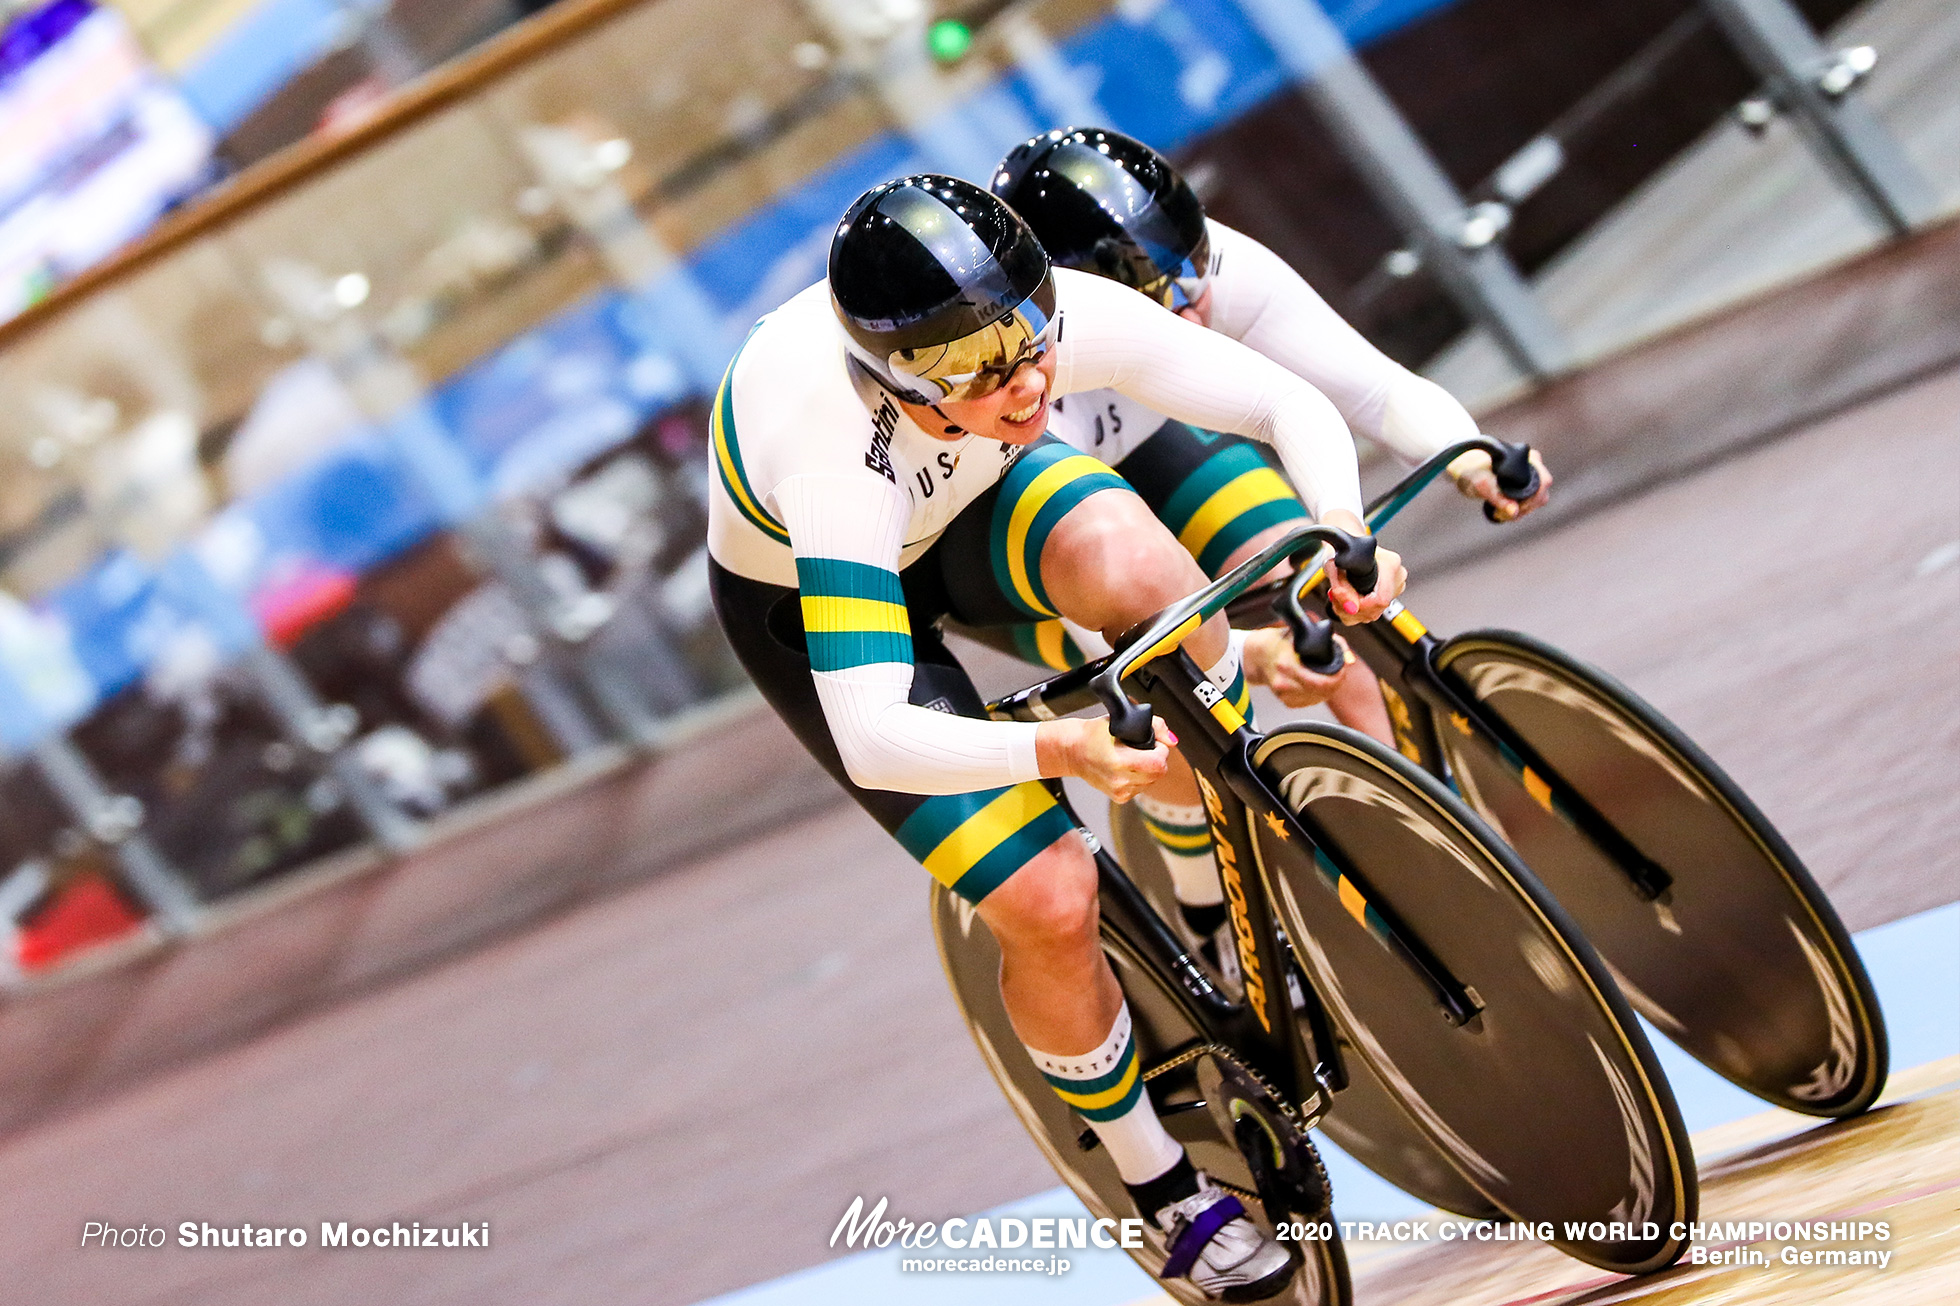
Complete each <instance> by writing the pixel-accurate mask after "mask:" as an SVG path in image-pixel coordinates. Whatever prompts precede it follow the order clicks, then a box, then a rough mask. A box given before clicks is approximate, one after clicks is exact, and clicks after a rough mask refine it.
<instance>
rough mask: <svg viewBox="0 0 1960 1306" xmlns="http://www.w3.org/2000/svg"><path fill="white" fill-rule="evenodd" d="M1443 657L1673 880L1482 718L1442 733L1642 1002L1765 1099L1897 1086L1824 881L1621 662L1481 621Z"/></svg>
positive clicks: (1867, 986) (1867, 1099)
mask: <svg viewBox="0 0 1960 1306" xmlns="http://www.w3.org/2000/svg"><path fill="white" fill-rule="evenodd" d="M1436 666H1437V669H1438V671H1439V672H1440V673H1442V674H1443V675H1444V676H1445V677H1446V678H1447V679H1448V680H1449V681H1450V682H1451V683H1452V685H1453V686H1454V687H1456V688H1457V689H1458V690H1459V692H1462V693H1464V694H1465V695H1466V696H1469V697H1472V698H1474V699H1476V700H1477V701H1478V703H1479V705H1480V706H1481V707H1482V708H1483V709H1484V710H1485V711H1488V712H1490V713H1491V714H1492V715H1494V716H1495V717H1497V718H1498V719H1499V720H1501V721H1502V722H1503V723H1504V725H1505V726H1506V727H1507V728H1508V729H1509V730H1511V731H1512V732H1513V733H1514V734H1515V735H1516V736H1517V737H1519V738H1520V739H1521V740H1522V741H1523V742H1524V743H1525V744H1526V745H1528V746H1529V748H1530V750H1531V751H1532V752H1534V753H1536V754H1537V755H1538V757H1540V758H1541V759H1543V761H1544V762H1545V763H1546V765H1547V766H1548V767H1549V768H1550V769H1551V770H1552V771H1553V772H1555V773H1556V775H1557V776H1558V778H1559V779H1560V780H1561V781H1563V782H1564V783H1566V784H1568V785H1571V786H1572V787H1573V789H1574V790H1576V791H1577V793H1578V794H1579V795H1580V796H1581V797H1582V798H1584V799H1585V801H1586V802H1587V803H1588V804H1590V805H1591V806H1592V807H1593V808H1594V809H1595V810H1596V811H1597V812H1599V813H1600V815H1602V816H1604V817H1605V818H1606V819H1607V820H1608V821H1609V822H1610V823H1611V824H1612V825H1613V827H1614V828H1615V829H1617V830H1618V831H1619V832H1620V833H1621V834H1622V835H1623V836H1625V837H1626V839H1627V840H1628V841H1629V842H1630V843H1631V844H1632V845H1633V846H1634V847H1635V848H1636V849H1638V850H1639V852H1640V854H1641V855H1643V856H1645V857H1646V858H1647V859H1648V860H1650V861H1651V862H1653V863H1655V864H1657V865H1658V866H1660V867H1661V868H1662V869H1663V870H1664V871H1666V872H1667V874H1668V875H1669V876H1670V877H1671V878H1672V880H1673V884H1672V885H1671V887H1670V888H1669V889H1668V890H1667V892H1666V893H1664V894H1663V895H1662V896H1661V898H1660V899H1659V900H1658V901H1651V900H1648V899H1646V898H1643V897H1642V896H1641V895H1640V894H1638V893H1637V892H1636V891H1635V890H1634V888H1633V885H1632V882H1631V880H1630V879H1629V877H1628V875H1627V874H1626V873H1625V872H1624V871H1622V870H1621V869H1620V867H1619V866H1618V865H1617V864H1616V863H1615V862H1614V860H1613V859H1612V858H1611V857H1610V856H1609V855H1608V853H1607V852H1606V851H1605V850H1604V849H1602V848H1601V847H1600V845H1599V844H1597V843H1595V842H1594V841H1593V840H1592V839H1590V838H1589V837H1587V836H1586V835H1585V834H1583V833H1582V832H1581V831H1580V830H1579V829H1578V828H1577V827H1576V826H1575V825H1574V823H1573V822H1572V821H1570V820H1569V819H1567V818H1566V817H1565V816H1563V815H1561V814H1559V813H1558V812H1557V811H1556V810H1555V804H1553V803H1552V802H1551V801H1550V800H1549V799H1548V798H1547V796H1546V791H1545V789H1544V787H1543V786H1542V785H1540V786H1538V787H1537V788H1538V792H1537V793H1536V794H1534V793H1533V792H1532V788H1533V786H1531V785H1530V783H1529V782H1528V781H1526V780H1525V779H1524V778H1523V777H1522V776H1521V774H1520V771H1519V769H1518V768H1519V765H1520V764H1519V763H1518V761H1517V759H1516V757H1515V755H1513V756H1512V757H1509V758H1507V757H1506V756H1505V755H1504V754H1503V753H1501V752H1500V751H1499V749H1498V747H1497V746H1496V745H1495V744H1494V743H1493V742H1491V741H1490V740H1488V739H1487V738H1486V737H1485V736H1484V735H1483V734H1481V733H1465V732H1464V731H1463V730H1461V729H1454V730H1453V729H1451V728H1450V727H1449V725H1448V724H1447V723H1443V724H1442V727H1441V729H1439V731H1438V734H1439V736H1440V737H1441V739H1442V741H1443V749H1444V755H1445V757H1446V758H1447V759H1448V762H1449V765H1450V770H1451V773H1452V775H1453V776H1454V777H1455V780H1456V784H1457V787H1458V789H1459V791H1460V792H1461V793H1462V794H1463V797H1464V799H1465V801H1466V802H1468V803H1469V805H1470V806H1471V807H1472V808H1474V809H1475V810H1476V811H1477V812H1478V814H1479V815H1481V816H1482V817H1483V818H1484V819H1485V820H1486V821H1488V822H1489V823H1490V824H1491V826H1492V827H1493V828H1495V829H1496V830H1497V831H1498V833H1499V834H1500V835H1502V836H1503V837H1504V838H1505V839H1506V840H1507V841H1508V842H1509V843H1510V844H1511V846H1512V847H1513V848H1515V849H1517V851H1518V853H1519V855H1520V856H1522V857H1523V858H1524V860H1525V862H1526V863H1527V864H1528V865H1530V867H1531V868H1532V870H1533V871H1534V872H1535V873H1536V874H1537V875H1538V877H1539V879H1540V880H1542V881H1543V882H1544V885H1545V887H1546V888H1548V889H1550V890H1551V891H1552V893H1553V894H1554V895H1555V896H1556V897H1557V898H1558V900H1559V903H1560V905H1561V906H1563V907H1564V908H1565V909H1566V911H1568V912H1570V913H1571V915H1572V916H1573V918H1574V919H1576V920H1577V921H1578V922H1579V925H1580V927H1581V928H1582V929H1584V931H1585V933H1586V937H1587V938H1588V939H1590V940H1591V941H1592V943H1593V945H1594V946H1595V947H1596V948H1598V949H1599V952H1600V955H1602V956H1603V957H1605V958H1606V960H1607V961H1608V962H1609V963H1610V964H1611V965H1612V967H1613V969H1614V972H1615V974H1616V975H1617V976H1618V977H1619V979H1620V981H1621V983H1622V985H1623V987H1624V988H1625V990H1626V993H1627V997H1628V998H1629V999H1630V1000H1631V1001H1632V1003H1633V1005H1634V1007H1635V1008H1636V1009H1637V1010H1638V1011H1639V1012H1640V1013H1641V1014H1642V1015H1644V1016H1646V1017H1647V1018H1648V1019H1649V1020H1651V1021H1652V1022H1653V1023H1654V1024H1655V1026H1656V1027H1658V1028H1659V1029H1661V1030H1662V1031H1663V1032H1664V1033H1666V1034H1667V1035H1668V1037H1669V1038H1671V1039H1673V1040H1674V1041H1675V1042H1676V1043H1678V1044H1680V1046H1681V1047H1682V1048H1683V1049H1684V1050H1685V1051H1687V1052H1688V1053H1689V1054H1690V1055H1691V1056H1693V1057H1695V1058H1696V1059H1697V1060H1699V1061H1701V1062H1702V1063H1703V1064H1704V1065H1706V1066H1708V1067H1709V1068H1710V1069H1711V1070H1713V1071H1715V1072H1716V1073H1717V1074H1719V1075H1722V1076H1723V1077H1724V1078H1726V1079H1728V1080H1729V1081H1730V1082H1731V1083H1734V1084H1736V1085H1737V1086H1739V1087H1741V1088H1744V1089H1747V1090H1748V1091H1749V1092H1751V1093H1754V1094H1756V1095H1757V1096H1758V1097H1761V1098H1763V1099H1764V1100H1765V1101H1768V1102H1772V1103H1774V1104H1775V1105H1777V1106H1780V1107H1783V1108H1785V1109H1786V1110H1790V1111H1800V1112H1803V1113H1805V1114H1808V1115H1816V1116H1834V1117H1842V1116H1848V1115H1853V1114H1856V1113H1857V1112H1860V1111H1863V1110H1864V1109H1866V1108H1867V1107H1869V1106H1870V1105H1871V1104H1872V1102H1873V1101H1874V1100H1875V1099H1876V1098H1877V1096H1878V1094H1879V1092H1880V1091H1881V1090H1882V1089H1883V1088H1884V1086H1885V1074H1886V1061H1887V1054H1886V1045H1885V1026H1884V1020H1883V1017H1882V1016H1881V1014H1880V1012H1879V1007H1878V1001H1877V998H1876V996H1875V995H1874V993H1873V991H1872V987H1871V980H1870V979H1869V977H1867V975H1866V974H1865V969H1864V966H1863V964H1862V963H1861V962H1860V961H1859V960H1858V954H1857V952H1856V950H1855V949H1854V948H1853V946H1852V944H1851V940H1850V937H1849V935H1848V934H1847V933H1846V932H1845V929H1844V926H1843V923H1842V922H1841V921H1839V919H1838V916H1837V913H1836V911H1835V910H1834V909H1833V908H1832V907H1831V904H1830V902H1829V900H1828V899H1827V898H1825V896H1824V893H1823V891H1822V890H1821V889H1820V888H1818V886H1817V882H1816V881H1815V880H1814V879H1812V878H1811V876H1810V873H1809V872H1808V871H1807V870H1805V869H1804V866H1803V863H1802V862H1801V861H1799V860H1798V858H1797V856H1796V854H1795V853H1794V852H1793V851H1792V850H1791V849H1790V847H1789V845H1788V844H1787V843H1785V842H1784V840H1783V838H1782V836H1781V835H1779V834H1778V833H1777V831H1776V829H1775V827H1773V826H1772V825H1771V824H1770V823H1769V821H1768V820H1767V819H1766V818H1765V817H1764V816H1763V814H1762V813H1761V812H1760V811H1758V810H1757V809H1756V807H1755V805H1754V804H1753V803H1751V802H1750V801H1749V799H1748V798H1747V797H1746V796H1745V795H1744V794H1743V793H1742V791H1741V790H1740V789H1739V788H1737V787H1736V785H1735V783H1734V781H1732V780H1730V779H1729V777H1728V776H1727V775H1725V774H1723V772H1722V771H1721V769H1720V768H1719V767H1717V766H1716V765H1715V763H1714V762H1713V761H1711V760H1710V759H1709V758H1708V757H1707V756H1706V755H1705V754H1704V753H1702V751H1701V750H1700V749H1699V748H1697V747H1696V746H1695V745H1694V744H1693V743H1692V742H1691V741H1690V740H1689V739H1688V738H1687V737H1686V736H1685V735H1683V734H1682V733H1681V732H1680V731H1679V730H1678V729H1676V728H1675V727H1674V726H1673V725H1672V723H1670V722H1669V721H1668V720H1667V719H1666V718H1665V717H1663V716H1661V715H1660V714H1659V713H1658V712H1656V711H1654V710H1653V709H1652V708H1651V707H1649V706H1648V705H1647V704H1646V703H1644V702H1642V701H1641V700H1640V699H1639V698H1638V697H1637V696H1635V695H1634V694H1633V693H1632V691H1630V690H1628V689H1626V688H1625V687H1624V686H1622V685H1620V684H1618V683H1617V682H1615V681H1614V680H1612V679H1611V678H1610V677H1608V676H1606V675H1604V674H1602V673H1600V672H1598V671H1595V670H1593V669H1592V668H1590V667H1587V666H1585V665H1584V664H1582V663H1579V662H1575V661H1573V660H1572V659H1570V658H1568V657H1566V656H1565V655H1564V654H1562V653H1560V652H1559V651H1558V650H1557V649H1554V648H1551V647H1549V646H1547V645H1544V644H1540V643H1538V642H1537V641H1536V640H1532V639H1529V638H1527V637H1525V636H1523V635H1516V634H1511V633H1509V632H1505V631H1477V632H1472V633H1470V634H1466V635H1461V636H1458V637H1457V638H1455V639H1452V640H1450V641H1449V642H1448V643H1447V644H1445V645H1444V647H1443V649H1442V650H1441V652H1439V653H1438V655H1437V658H1436Z"/></svg>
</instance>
